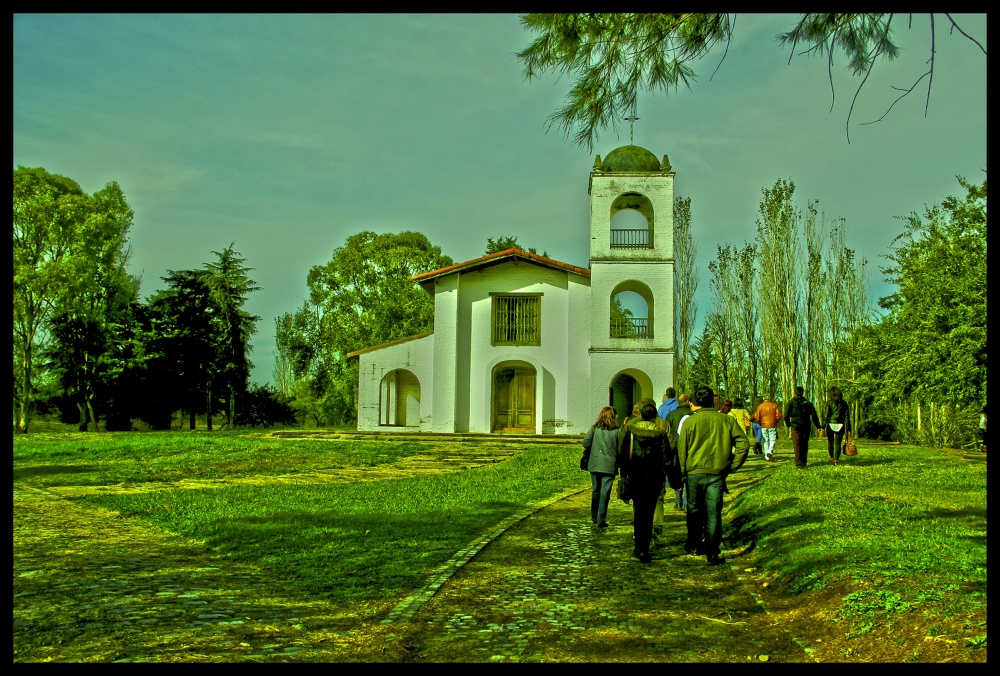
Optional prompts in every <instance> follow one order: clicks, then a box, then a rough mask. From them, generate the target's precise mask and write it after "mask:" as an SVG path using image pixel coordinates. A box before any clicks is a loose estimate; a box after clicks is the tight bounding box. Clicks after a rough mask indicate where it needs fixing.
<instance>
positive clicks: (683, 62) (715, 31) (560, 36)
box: [517, 13, 986, 151]
mask: <svg viewBox="0 0 1000 676" xmlns="http://www.w3.org/2000/svg"><path fill="white" fill-rule="evenodd" d="M945 17H946V19H947V24H948V25H950V26H951V27H952V28H953V29H954V30H957V31H958V32H959V33H960V34H962V35H963V36H965V37H966V38H968V39H969V40H970V41H972V42H974V43H975V44H976V45H977V46H978V47H979V49H980V50H982V52H983V55H984V56H985V54H986V49H985V48H984V47H983V46H982V45H980V44H979V43H978V42H976V41H975V40H974V39H973V38H971V37H969V36H968V35H967V34H966V33H965V32H964V31H962V29H961V28H960V27H959V26H958V24H956V23H955V21H954V19H952V17H951V16H950V15H948V14H946V15H945ZM894 20H895V21H897V24H898V21H900V20H901V19H899V20H897V17H896V15H894V14H837V13H810V14H802V15H800V16H799V18H798V20H797V21H796V22H795V24H794V25H793V26H792V28H791V29H790V30H788V31H787V32H785V33H782V34H781V35H779V36H778V37H779V41H780V43H781V44H782V45H783V46H788V47H789V49H790V51H791V54H790V55H789V60H790V59H791V56H792V55H794V54H795V53H796V49H800V48H801V49H802V51H801V52H800V53H804V54H818V55H825V56H826V57H827V65H828V71H829V73H830V83H831V87H832V85H833V75H832V70H833V57H834V55H835V54H837V53H838V52H839V53H842V54H843V55H844V56H845V57H847V63H848V68H849V69H850V70H851V73H852V74H853V75H855V76H859V77H861V78H862V80H861V84H860V85H859V86H858V90H857V92H855V99H856V98H857V96H858V93H859V92H860V90H861V88H862V87H863V86H864V83H865V82H866V81H867V79H868V76H869V75H870V74H871V72H872V69H873V68H874V67H875V65H876V64H877V63H879V62H880V61H882V60H892V59H895V58H896V57H897V56H898V55H899V49H898V47H897V46H896V44H895V43H894V42H893V39H892V31H891V26H892V25H893V21H894ZM930 22H931V29H932V30H931V35H932V37H931V45H930V49H929V54H930V58H929V60H928V64H929V65H928V70H927V72H925V73H924V74H923V75H921V77H920V78H918V79H917V81H916V82H914V84H913V87H911V88H910V89H909V90H907V91H905V92H904V93H903V95H902V96H905V95H906V94H908V93H909V92H910V91H912V90H913V89H914V88H915V87H916V85H917V84H918V83H919V82H920V80H922V79H924V78H925V77H926V78H928V80H927V98H928V102H929V100H930V88H931V83H932V82H933V73H934V54H935V49H934V47H935V45H934V39H935V38H934V37H933V36H934V30H933V29H934V26H935V17H934V15H933V14H932V15H930ZM735 24H736V16H735V15H729V14H697V13H689V14H525V15H523V16H522V17H521V25H522V27H523V28H525V29H526V30H527V31H530V32H531V33H533V34H537V37H535V38H534V40H532V42H531V44H529V45H528V47H526V48H525V49H524V50H522V51H520V52H518V54H517V56H518V58H519V59H520V60H521V62H522V64H523V65H524V75H525V78H526V79H529V80H530V79H532V78H535V77H538V76H539V75H541V74H542V73H544V72H547V71H555V72H557V73H559V74H560V75H563V74H566V75H571V76H573V77H574V78H575V79H574V81H573V85H572V87H571V89H570V91H569V94H568V95H567V101H566V103H565V104H564V105H563V106H562V107H561V108H559V109H558V110H557V111H556V112H554V113H552V115H550V116H549V127H550V128H551V126H552V125H555V126H556V127H558V128H560V129H562V130H563V132H564V134H565V135H566V136H569V134H570V132H571V131H572V130H574V129H575V130H576V131H575V133H573V141H574V143H576V144H577V145H580V146H583V147H586V148H587V150H588V151H590V150H591V149H592V147H593V144H594V141H595V140H596V138H597V135H598V132H600V131H601V130H603V129H606V128H607V127H608V126H611V127H612V128H613V129H615V130H617V124H618V121H619V120H621V119H623V118H624V116H625V115H627V114H629V113H631V112H633V111H634V110H635V103H636V93H637V92H638V91H639V90H640V89H642V90H646V91H663V92H664V93H667V94H669V92H670V90H671V88H673V89H674V90H675V91H676V90H677V89H678V88H679V86H680V85H681V84H684V85H685V86H687V87H690V83H691V81H692V80H694V79H695V73H694V69H693V68H692V64H694V63H695V62H697V61H699V60H700V59H702V58H704V57H705V56H707V55H708V54H709V53H710V52H711V51H712V50H713V49H714V48H716V47H717V46H718V45H720V44H722V45H723V46H724V47H725V48H726V50H728V47H729V41H730V39H731V37H732V34H733V30H734V27H735ZM724 58H725V54H723V59H724ZM719 63H720V65H721V60H720V62H719ZM716 68H718V66H717V67H716ZM902 96H900V98H902ZM897 100H898V99H897ZM894 104H895V102H894ZM851 108H852V110H853V103H852V106H851ZM891 108H892V106H890V109H891ZM925 110H926V108H925ZM886 112H887V113H888V111H886ZM883 117H884V115H883ZM849 122H850V113H848V123H849ZM848 142H850V136H849V135H848Z"/></svg>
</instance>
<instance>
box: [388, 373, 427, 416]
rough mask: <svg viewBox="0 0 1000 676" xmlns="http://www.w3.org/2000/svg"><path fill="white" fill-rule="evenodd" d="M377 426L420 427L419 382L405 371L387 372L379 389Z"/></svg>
mask: <svg viewBox="0 0 1000 676" xmlns="http://www.w3.org/2000/svg"><path fill="white" fill-rule="evenodd" d="M378 424H379V425H388V426H395V427H419V426H420V381H419V380H418V379H417V377H416V376H415V375H414V374H413V373H412V372H410V371H407V370H406V369H396V370H395V371H389V372H388V373H386V374H385V377H384V378H382V383H381V386H380V388H379V418H378Z"/></svg>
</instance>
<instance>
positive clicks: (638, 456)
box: [618, 402, 673, 563]
mask: <svg viewBox="0 0 1000 676" xmlns="http://www.w3.org/2000/svg"><path fill="white" fill-rule="evenodd" d="M639 413H640V415H641V416H642V420H637V421H635V422H630V423H629V424H628V425H626V426H625V428H624V429H623V430H622V435H621V440H620V441H619V442H618V466H619V467H620V468H621V472H622V476H624V477H627V479H628V483H629V488H630V490H631V491H632V503H633V530H632V532H633V535H634V536H635V549H634V550H633V551H632V555H633V556H635V557H636V558H638V559H639V562H640V563H649V562H650V561H651V560H652V558H651V556H650V553H649V545H650V542H651V541H652V539H653V513H654V511H655V510H656V502H657V498H658V497H659V496H661V495H662V494H663V487H664V481H665V479H666V463H667V462H668V461H672V460H673V458H672V457H671V456H670V455H669V454H670V442H669V441H668V440H667V433H666V431H665V430H664V429H663V428H662V427H660V425H659V424H657V423H656V422H654V421H655V419H656V404H655V403H653V402H647V403H645V404H643V406H642V408H641V409H640V410H639Z"/></svg>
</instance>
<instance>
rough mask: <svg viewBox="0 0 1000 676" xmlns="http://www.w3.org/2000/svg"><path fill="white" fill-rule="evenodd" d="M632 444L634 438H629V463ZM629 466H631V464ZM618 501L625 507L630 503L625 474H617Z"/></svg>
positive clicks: (630, 497) (629, 487)
mask: <svg viewBox="0 0 1000 676" xmlns="http://www.w3.org/2000/svg"><path fill="white" fill-rule="evenodd" d="M626 434H630V435H631V434H632V433H631V432H626ZM634 444H635V436H630V437H629V440H628V458H629V460H630V461H631V460H632V448H633V445H634ZM629 464H631V462H630V463H629ZM618 499H619V500H621V501H622V502H624V503H625V504H626V505H627V504H628V503H630V502H632V487H631V486H630V485H629V481H628V473H627V472H619V473H618Z"/></svg>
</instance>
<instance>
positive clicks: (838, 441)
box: [826, 425, 847, 460]
mask: <svg viewBox="0 0 1000 676" xmlns="http://www.w3.org/2000/svg"><path fill="white" fill-rule="evenodd" d="M846 431H847V426H846V425H845V426H844V427H841V428H840V431H839V432H834V431H833V430H831V429H830V426H829V425H827V427H826V450H827V451H828V452H829V453H830V457H831V458H832V459H834V460H840V448H841V446H842V445H843V443H844V433H845V432H846Z"/></svg>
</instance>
